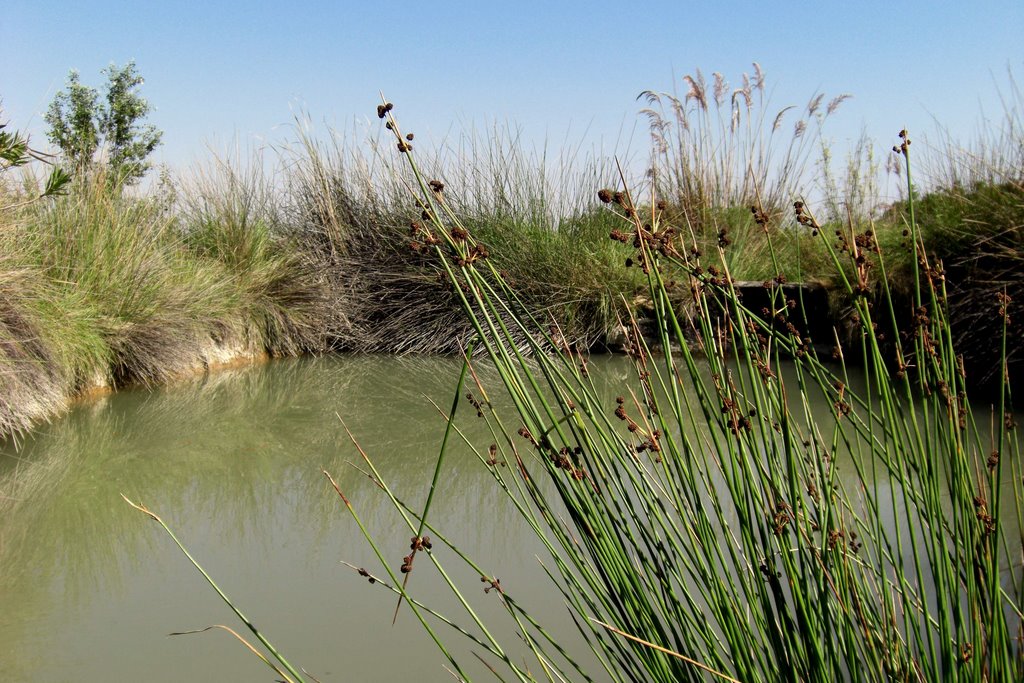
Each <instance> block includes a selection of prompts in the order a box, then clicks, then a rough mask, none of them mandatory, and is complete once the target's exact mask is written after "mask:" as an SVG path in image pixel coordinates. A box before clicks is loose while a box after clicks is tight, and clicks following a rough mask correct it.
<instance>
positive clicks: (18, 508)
mask: <svg viewBox="0 0 1024 683" xmlns="http://www.w3.org/2000/svg"><path fill="white" fill-rule="evenodd" d="M458 370H459V363H458V361H456V360H453V359H444V358H440V359H439V358H417V359H398V358H393V357H324V358H307V359H297V360H288V361H278V362H274V363H270V364H267V365H264V366H259V367H251V368H245V369H240V370H232V371H224V372H221V373H217V374H214V375H212V376H210V377H207V378H201V379H196V380H194V381H188V382H183V383H180V384H177V385H174V386H170V387H164V388H160V389H156V390H145V389H135V390H128V391H123V392H119V393H117V394H114V395H111V396H108V397H104V398H101V399H97V400H94V401H91V402H88V403H84V404H82V405H81V406H79V407H78V408H76V409H75V410H73V411H72V412H71V413H70V414H68V415H66V416H64V417H62V418H60V419H58V420H55V421H54V422H53V423H52V424H50V425H47V426H44V427H42V428H40V429H39V430H38V431H37V432H36V433H35V434H33V435H32V436H31V437H30V438H28V439H27V440H26V441H25V442H24V443H22V444H20V445H19V446H18V447H17V448H15V446H14V445H13V444H6V445H4V446H0V605H2V606H3V609H0V665H2V670H3V678H4V680H7V681H48V682H54V683H61V682H64V681H75V682H76V683H91V682H93V681H104V682H105V681H131V680H137V681H147V682H149V681H152V682H160V681H182V680H200V681H204V680H217V681H227V682H231V681H254V680H265V681H270V680H274V679H275V676H274V674H273V673H272V672H271V671H270V670H269V669H267V668H266V667H265V666H264V665H263V664H262V663H261V662H259V660H257V659H256V658H255V657H253V656H252V655H251V654H250V653H249V652H248V651H246V649H245V648H244V646H242V645H241V644H240V643H238V642H237V641H236V640H234V638H232V637H231V636H230V635H229V634H228V633H226V632H223V631H216V630H215V631H210V632H206V633H203V634H195V635H182V636H174V637H170V636H168V634H169V633H171V632H178V631H187V630H192V629H197V628H203V627H206V626H210V625H213V624H226V625H228V626H231V627H232V628H236V629H238V630H239V631H240V632H242V631H244V629H243V627H242V626H241V624H239V622H238V621H237V619H236V618H235V617H234V615H233V614H232V613H231V612H230V611H229V609H228V608H227V606H226V605H224V604H223V603H222V602H220V600H219V599H218V598H217V596H216V595H215V594H214V593H213V591H212V590H211V589H210V587H209V586H208V585H207V584H206V583H205V582H204V581H203V579H202V578H201V576H200V575H199V574H198V573H197V572H196V571H195V570H194V568H193V567H192V566H191V565H190V564H188V562H187V560H186V559H185V558H184V556H183V555H181V553H180V552H179V551H178V550H177V548H175V547H174V545H173V543H172V542H171V541H170V539H169V538H167V537H166V536H165V535H164V533H163V532H162V530H160V528H159V527H158V526H157V525H156V524H155V523H153V522H152V521H150V520H148V519H147V518H146V517H145V516H144V515H142V514H141V513H139V512H137V511H135V510H132V509H131V508H130V507H129V506H128V505H127V504H126V503H125V502H124V501H123V500H122V499H121V494H122V493H123V494H125V495H127V496H128V497H130V498H131V499H133V500H136V501H140V502H143V503H145V504H146V505H147V506H148V507H150V508H151V509H152V510H154V511H155V512H157V513H158V514H160V515H161V516H163V517H164V519H165V520H166V521H167V522H168V523H169V524H170V525H171V526H172V528H173V529H174V530H175V532H176V533H177V534H178V536H179V538H181V539H182V540H183V542H185V544H186V545H187V546H188V547H189V549H190V550H191V551H192V553H193V555H194V556H195V557H196V558H197V559H198V560H199V561H200V562H201V563H202V564H203V565H204V567H205V568H206V569H207V571H209V573H210V574H211V575H212V576H213V577H214V578H215V579H216V580H217V581H218V582H219V583H220V585H221V587H222V588H223V589H224V590H225V591H226V592H227V593H228V595H230V596H231V597H232V598H233V599H234V600H235V601H236V603H237V604H238V605H239V606H240V607H241V608H242V610H243V612H245V613H246V615H247V616H248V617H250V619H251V620H252V621H253V622H255V623H256V624H257V625H258V626H259V627H260V628H261V629H263V630H264V631H265V632H266V634H267V635H268V636H269V638H270V639H271V641H272V642H274V643H275V645H277V646H278V647H279V649H280V650H281V651H282V652H283V653H284V654H285V655H286V656H287V657H288V658H289V659H290V660H291V661H292V662H293V663H294V664H297V665H301V666H303V667H305V668H306V669H307V670H308V671H309V672H310V673H312V674H313V675H314V676H316V677H317V678H318V679H319V680H321V681H323V682H324V683H327V682H328V681H392V680H409V681H450V680H453V678H452V677H451V675H450V674H449V673H447V672H446V671H445V669H444V668H443V665H444V663H445V662H444V659H443V657H442V656H441V654H440V653H439V651H438V650H437V648H436V646H435V645H434V644H433V643H432V642H431V641H430V639H429V638H428V636H427V635H426V634H425V633H424V631H423V629H422V627H421V626H420V625H419V624H418V623H417V622H416V620H415V618H414V617H413V615H412V613H411V612H410V611H409V610H408V607H403V609H402V612H401V613H400V615H399V617H398V623H397V625H395V626H392V625H391V617H392V613H393V610H394V607H395V599H394V598H393V596H392V595H391V594H390V593H387V592H385V591H384V590H383V589H381V588H380V586H371V585H369V584H368V583H367V581H366V580H365V579H363V578H361V577H359V576H358V575H356V574H355V572H353V571H352V570H351V569H349V568H347V567H346V566H344V565H343V564H341V560H347V561H349V562H352V563H353V564H355V565H356V566H365V567H367V568H369V569H371V570H372V571H375V572H380V568H379V563H378V561H377V560H376V558H375V556H374V555H373V552H372V550H371V549H370V548H369V546H368V545H367V543H366V542H365V540H364V539H363V538H362V536H361V535H360V533H359V531H358V528H357V526H356V525H355V524H354V522H353V520H352V518H351V516H350V515H349V514H348V512H346V510H345V509H344V507H343V505H342V503H341V501H340V499H339V498H338V496H337V495H336V494H335V493H334V492H333V490H332V489H331V488H330V486H329V483H328V482H327V480H326V478H325V477H324V476H323V474H322V473H321V470H322V469H326V470H327V471H329V472H331V473H332V474H333V475H334V476H335V478H336V479H337V480H338V482H339V484H340V486H341V488H342V490H343V491H344V493H345V494H346V496H348V498H349V499H350V500H351V501H352V504H353V505H354V506H355V508H356V509H357V511H358V512H359V514H360V516H361V517H362V519H363V521H364V523H366V524H367V526H369V527H370V529H371V531H372V533H373V534H374V535H375V537H377V538H378V539H381V541H382V550H383V552H384V553H385V554H386V556H387V557H388V559H389V562H390V563H391V564H392V565H393V567H394V568H397V566H398V565H399V564H400V563H401V558H402V556H403V555H405V554H406V553H407V552H408V544H409V537H410V536H411V535H412V534H411V533H410V532H409V531H408V529H406V528H405V527H404V525H403V524H401V522H400V519H399V518H398V517H397V515H396V514H395V512H394V510H393V509H392V507H391V506H390V504H389V503H387V501H386V499H385V497H384V496H383V495H382V494H381V492H380V491H379V490H378V489H377V487H376V486H374V485H373V484H372V483H371V482H370V480H369V479H368V478H367V477H366V476H364V475H363V474H362V473H361V472H360V471H359V469H357V468H356V467H354V466H353V464H354V465H358V466H360V467H361V466H362V463H361V457H360V456H359V453H358V451H357V450H356V448H355V447H354V446H353V445H352V443H351V442H350V441H349V439H348V437H347V435H346V432H345V426H347V427H348V429H350V430H351V431H352V433H353V434H354V435H356V437H357V438H358V440H359V442H360V445H361V446H362V447H363V449H364V450H365V451H366V452H367V453H369V454H370V455H371V456H372V457H373V459H374V462H375V463H376V464H377V465H378V467H379V468H380V469H381V471H382V472H384V473H385V474H386V476H387V477H388V480H389V481H390V483H391V484H392V486H393V487H394V489H395V490H396V491H398V492H400V493H401V494H403V495H405V496H407V502H409V503H410V504H412V505H413V506H414V507H417V508H418V507H421V506H422V503H423V500H424V499H425V496H426V492H427V487H428V485H429V481H430V476H431V473H432V470H433V466H434V461H435V457H436V454H437V448H438V444H439V443H440V439H441V435H442V432H443V428H444V422H443V420H442V418H441V417H440V415H439V413H438V411H437V409H436V408H435V407H433V405H431V402H430V401H431V400H433V401H434V402H436V403H437V404H438V405H440V406H443V407H444V408H445V409H447V407H448V406H449V405H450V402H451V399H452V392H453V390H454V388H455V380H456V378H457V375H458ZM592 370H593V371H594V372H595V373H596V375H597V376H598V377H600V381H601V382H602V383H603V384H604V385H605V386H606V387H607V392H608V405H609V410H611V408H612V407H613V406H614V402H613V398H612V397H613V396H614V395H615V394H616V393H619V391H618V387H620V386H621V382H622V381H623V380H624V379H625V378H626V377H627V376H628V375H629V369H628V366H627V363H626V361H625V359H623V358H607V359H595V360H594V362H593V363H592ZM466 408H468V406H466V405H465V403H463V409H466ZM817 409H820V410H822V411H825V410H827V406H825V405H822V406H819V407H818V408H816V410H817ZM463 416H464V417H465V418H466V419H465V420H462V421H461V424H462V425H463V426H464V428H465V429H466V430H467V432H468V434H469V435H470V437H471V438H473V439H474V440H475V441H476V442H478V443H481V444H485V445H486V444H487V443H489V442H490V437H488V435H487V434H486V433H485V432H484V431H483V429H484V425H483V423H482V421H479V420H476V419H475V418H473V417H472V415H471V413H470V412H469V411H468V410H466V412H464V414H463ZM342 421H344V426H343V424H342ZM841 466H842V465H841ZM843 467H844V469H848V465H846V466H843ZM851 474H852V472H851ZM893 495H898V494H896V493H894V494H893ZM431 518H432V520H433V521H434V522H436V523H438V525H439V526H440V527H441V528H443V529H445V530H446V532H447V533H448V534H449V535H450V536H451V537H452V538H455V539H458V540H459V544H460V546H461V547H463V548H464V549H465V550H466V551H467V552H468V553H469V554H470V555H471V556H474V557H475V558H477V559H479V560H481V562H482V564H483V567H484V568H485V569H486V571H487V572H488V573H489V574H490V575H492V576H497V577H499V578H500V579H501V582H502V585H503V586H504V587H505V588H506V589H507V590H508V591H510V593H512V594H513V595H515V597H516V598H517V599H518V600H519V601H520V602H521V603H525V606H526V608H527V609H528V610H529V611H530V612H531V613H532V614H533V615H534V616H536V617H538V618H539V619H540V620H541V621H542V622H543V623H544V624H545V625H547V626H548V627H549V630H551V631H552V632H553V633H554V634H556V636H557V637H558V638H559V640H561V641H564V642H565V643H566V644H568V646H569V648H570V650H571V651H572V652H574V653H575V655H576V656H579V657H582V658H586V654H585V649H584V646H583V644H582V643H581V642H579V641H578V638H577V636H576V630H575V627H574V626H573V624H572V621H571V620H570V619H569V617H568V615H567V611H566V609H565V607H564V606H563V601H562V598H561V596H560V595H559V594H558V593H557V591H556V590H555V589H554V587H553V586H552V585H551V584H550V583H549V582H548V580H547V578H546V577H545V576H544V574H543V572H542V571H541V570H540V568H539V566H538V561H537V559H536V556H537V555H541V556H543V549H542V548H541V547H540V545H539V543H538V541H537V540H536V539H535V538H534V537H533V536H532V534H531V533H529V532H528V531H527V529H526V527H525V525H524V524H522V523H521V522H520V519H519V517H518V514H517V513H516V512H515V510H514V509H513V508H512V506H511V505H510V504H509V502H508V501H507V499H506V498H505V496H504V495H503V494H502V493H501V492H500V491H499V490H497V489H496V487H495V485H494V482H493V480H492V479H491V477H490V476H489V475H488V473H487V472H486V470H485V469H484V468H483V467H482V466H481V465H480V463H479V462H478V461H477V460H476V458H475V456H473V455H472V453H471V452H469V450H468V449H467V448H465V447H464V446H462V447H457V448H454V449H453V450H452V451H451V453H450V456H449V459H448V462H447V466H446V468H445V473H444V476H443V478H442V481H441V483H440V489H439V492H438V496H437V498H436V501H435V508H434V510H433V511H432V513H431ZM435 549H436V548H435ZM438 552H439V556H441V557H442V560H443V561H445V563H446V565H447V566H448V567H449V568H453V570H454V571H453V573H454V575H455V577H456V579H457V580H458V581H459V583H460V585H461V586H465V587H467V588H466V591H467V592H466V595H467V597H468V598H469V599H470V600H471V601H472V603H473V606H474V609H477V610H479V612H480V614H481V616H482V617H483V618H484V620H485V621H487V622H488V624H491V623H499V624H505V626H503V627H500V628H498V629H497V631H498V633H499V635H501V636H503V642H511V643H515V642H516V641H515V638H514V637H512V634H513V632H512V629H511V628H510V627H508V626H507V619H506V618H505V617H504V612H503V610H502V608H501V606H500V603H499V601H498V599H497V598H496V596H495V595H494V594H493V593H492V594H490V595H485V594H484V592H483V584H481V583H480V582H479V576H478V575H476V574H474V573H472V572H470V571H468V570H464V569H456V567H457V564H456V562H455V561H454V560H453V559H452V558H451V557H450V555H444V554H443V551H438ZM410 588H411V590H413V592H414V593H418V595H419V596H420V597H422V598H423V599H424V600H426V601H427V602H429V603H431V604H433V605H438V606H439V607H440V608H441V609H442V610H443V611H445V612H446V613H449V614H452V615H453V616H457V617H458V620H459V621H460V622H461V623H465V624H468V620H467V619H466V618H465V616H464V613H460V612H459V611H458V608H457V606H456V605H455V604H454V602H453V600H452V599H451V598H450V596H449V595H448V594H447V592H446V589H445V588H444V587H443V586H442V585H441V584H440V582H439V580H438V577H437V574H436V572H435V571H434V570H433V568H432V567H431V566H430V565H429V562H428V561H427V559H426V558H425V557H422V556H421V558H420V559H418V560H417V563H416V570H415V571H414V572H413V574H412V578H411V580H410ZM438 629H439V631H438V632H439V634H440V635H441V636H442V637H444V638H445V639H446V640H447V641H448V642H449V643H451V644H453V645H455V648H454V649H455V650H456V651H457V652H459V653H461V654H463V655H467V653H468V652H469V651H471V650H472V648H470V647H469V646H468V645H467V644H466V641H465V640H464V639H463V638H462V637H461V636H458V635H457V634H454V633H452V632H451V631H449V630H446V629H445V627H444V626H438ZM245 635H248V634H245ZM475 650H476V651H479V650H480V649H479V648H475ZM513 656H514V657H516V658H518V661H520V662H526V658H525V655H524V653H523V652H522V651H521V650H519V651H517V650H513ZM460 661H464V662H465V663H466V667H467V671H468V672H469V673H470V674H472V675H474V676H479V677H480V678H481V679H483V680H487V679H488V678H489V674H487V673H486V670H485V669H484V668H483V666H482V665H480V664H478V663H477V662H476V660H475V658H473V657H472V656H468V655H467V656H463V657H460ZM533 667H534V668H535V667H536V665H535V663H533Z"/></svg>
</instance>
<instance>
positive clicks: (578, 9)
mask: <svg viewBox="0 0 1024 683" xmlns="http://www.w3.org/2000/svg"><path fill="white" fill-rule="evenodd" d="M1022 36H1024V0H1005V1H1003V0H1001V1H998V2H986V1H985V0H976V1H974V2H967V1H965V2H948V1H943V0H928V1H923V2H895V1H890V2H874V1H872V0H859V1H850V2H844V3H828V2H813V3H811V2H793V1H788V0H775V1H765V0H762V1H760V2H749V3H738V2H737V3H731V2H725V1H720V2H700V3H698V2H642V1H637V2H632V3H630V2H618V3H608V2H600V1H596V0H595V1H592V2H561V1H559V0H546V1H545V2H533V1H526V0H520V1H515V0H506V1H505V2H501V3H487V2H483V1H478V2H466V1H464V0H434V1H432V2H426V1H420V2H416V3H407V2H401V1H398V0H380V1H378V2H358V3H355V2H294V3H285V2H276V3H269V2H267V3H264V2H256V1H250V2H218V1H217V0H207V1H206V2H191V1H185V0H170V1H169V2H159V3H157V2H149V1H145V0H135V1H134V2H115V1H112V0H90V1H88V2H86V1H77V2H68V1H66V0H52V1H49V2H46V1H41V0H7V1H6V2H5V3H3V5H2V6H0V98H2V99H3V105H4V110H5V113H4V117H5V119H7V120H8V121H10V122H11V123H12V124H13V125H14V127H16V128H20V129H24V130H28V131H30V132H32V134H33V135H34V143H35V145H36V146H40V147H42V146H45V124H44V123H43V121H42V114H43V112H45V110H46V107H47V104H48V103H49V101H50V100H51V99H52V98H53V96H54V94H55V93H56V92H57V91H58V90H60V89H61V88H62V87H63V85H64V80H65V77H66V75H67V72H68V70H69V69H72V68H74V69H78V70H79V71H80V72H81V75H82V80H83V82H85V83H87V84H90V85H94V86H99V85H101V80H102V77H101V75H100V70H101V69H102V68H103V67H105V66H107V65H108V64H110V63H111V62H114V63H117V64H119V65H120V64H123V63H125V62H126V61H128V60H129V59H134V60H135V61H136V63H137V66H138V69H139V71H140V72H141V73H142V75H143V76H144V77H145V78H146V84H145V86H144V87H143V90H142V92H143V94H144V96H145V97H147V98H148V99H149V100H150V102H151V103H152V104H153V105H154V106H155V108H156V110H155V111H154V112H153V113H152V114H151V116H150V119H149V120H150V122H152V123H153V124H155V125H156V126H157V127H159V128H160V129H162V130H163V131H164V145H163V146H162V148H160V150H159V151H158V152H157V154H156V157H157V160H158V161H163V162H166V163H169V164H171V165H172V166H178V167H180V166H183V165H186V164H188V163H189V162H190V161H192V160H197V159H202V158H203V157H204V156H206V155H207V151H206V145H207V144H212V145H213V146H214V147H215V148H216V147H218V146H223V145H225V144H227V143H228V142H230V141H232V140H238V141H241V142H242V143H244V144H248V143H251V142H257V141H264V140H267V141H278V140H281V139H284V138H286V137H288V135H289V131H288V128H287V126H288V124H289V123H290V122H291V121H292V117H293V114H294V112H295V111H298V110H305V111H307V112H308V113H309V115H310V116H311V117H312V119H313V120H314V121H316V122H321V123H322V124H323V125H331V126H335V127H338V128H342V129H350V128H352V126H353V125H356V126H357V127H358V126H360V125H368V126H373V125H376V121H375V120H371V119H373V118H374V117H373V110H374V108H375V106H376V104H377V103H378V101H379V100H378V91H379V90H383V91H384V93H385V94H386V95H387V96H388V98H389V99H392V100H394V101H395V102H396V104H397V105H398V107H399V109H397V110H396V113H399V114H400V118H401V120H402V122H403V125H404V127H405V128H406V129H411V130H415V131H416V132H417V134H418V135H423V134H426V135H427V136H428V138H427V139H428V140H429V139H431V138H433V139H435V140H436V139H440V138H441V137H443V136H445V135H458V134H459V133H460V132H462V131H465V130H467V129H468V128H470V127H472V126H473V125H476V126H477V127H478V128H480V127H481V126H486V124H487V123H488V122H499V123H510V124H513V125H515V126H518V127H520V128H521V130H522V133H523V135H524V136H525V138H526V139H528V140H530V141H535V142H538V143H541V142H544V141H547V142H548V143H549V145H555V146H559V145H561V144H563V142H564V141H566V140H568V141H570V142H571V143H573V145H577V144H580V143H583V145H584V146H585V147H586V148H595V149H596V148H601V149H603V150H604V151H611V150H612V149H614V148H616V146H617V145H618V149H617V151H620V152H621V147H622V143H621V142H618V143H617V139H618V138H619V136H620V133H621V132H622V131H625V133H624V134H625V135H626V136H628V135H629V133H630V131H632V130H633V128H634V126H638V127H637V129H636V130H637V132H636V133H635V135H634V141H633V147H634V148H635V147H637V146H640V147H645V146H646V144H647V142H646V141H647V135H646V130H645V128H644V127H643V123H642V121H640V120H639V119H638V117H637V111H638V110H639V109H640V108H641V106H642V104H641V103H639V102H637V101H636V96H637V94H638V93H639V92H640V91H641V90H644V89H654V90H671V89H673V87H675V88H678V89H679V90H681V91H683V92H685V87H684V86H682V85H681V84H680V82H679V79H680V77H681V76H683V75H685V74H687V73H691V72H692V71H693V70H694V69H695V68H698V67H699V68H701V69H702V70H703V71H704V73H705V75H706V76H708V77H709V78H710V74H711V72H713V71H719V72H721V73H722V74H723V75H725V76H726V78H728V79H729V80H730V81H732V82H733V83H734V84H735V83H737V82H738V81H739V80H740V77H741V75H742V73H743V72H744V71H750V70H751V66H750V65H751V62H753V61H757V62H759V63H760V64H761V66H762V67H763V69H764V71H765V73H766V75H767V83H768V86H769V88H770V89H771V90H773V93H772V103H773V105H778V106H779V107H781V106H782V105H785V104H798V105H803V104H805V103H806V102H807V100H808V99H809V98H810V96H811V95H812V94H813V93H814V92H816V91H822V92H824V93H826V96H827V97H831V96H833V95H837V94H840V93H850V94H852V95H853V99H852V100H850V101H849V102H847V103H845V104H844V106H843V108H842V109H841V110H840V112H839V114H838V115H837V116H836V117H834V118H833V119H832V120H831V121H830V123H829V125H828V126H827V128H826V134H827V135H829V136H830V137H832V138H834V139H835V140H836V142H837V143H838V144H839V145H842V144H843V141H844V140H847V139H851V138H856V137H857V136H858V135H859V134H860V132H861V130H865V131H866V132H867V133H868V134H869V135H870V136H872V137H873V138H875V139H876V140H879V141H880V142H882V143H885V144H888V142H889V141H890V140H891V139H892V138H893V136H894V134H895V133H896V132H897V131H898V130H899V129H900V128H901V127H904V126H906V127H908V128H910V130H911V131H912V133H913V132H915V131H916V132H918V133H919V134H922V133H924V132H927V131H928V130H931V129H933V128H934V125H933V121H934V120H937V121H939V122H940V123H941V124H943V125H944V126H946V127H947V128H949V129H951V130H952V131H953V132H954V134H955V135H958V136H960V137H962V138H968V137H970V135H971V134H972V132H973V131H975V130H976V129H977V126H978V125H979V122H980V120H981V112H982V110H984V112H985V113H986V114H989V115H995V114H998V113H999V112H1000V111H1001V109H1000V105H999V100H998V86H1002V87H1005V85H1006V83H1007V82H1008V79H1007V76H1006V73H1007V68H1008V67H1009V68H1012V69H1013V70H1014V72H1015V73H1016V74H1017V76H1018V77H1020V76H1021V74H1024V70H1022V68H1021V67H1022V66H1024V40H1022ZM354 122H361V123H355V124H354Z"/></svg>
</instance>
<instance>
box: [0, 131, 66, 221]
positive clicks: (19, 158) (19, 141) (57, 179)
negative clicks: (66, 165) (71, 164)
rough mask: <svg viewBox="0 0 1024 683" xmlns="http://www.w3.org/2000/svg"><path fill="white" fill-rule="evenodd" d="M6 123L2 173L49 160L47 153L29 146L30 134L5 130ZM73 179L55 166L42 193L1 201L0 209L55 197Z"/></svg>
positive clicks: (0, 147)
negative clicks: (11, 200) (33, 162)
mask: <svg viewBox="0 0 1024 683" xmlns="http://www.w3.org/2000/svg"><path fill="white" fill-rule="evenodd" d="M6 127H7V124H6V123H0V174H5V173H7V172H8V171H9V170H11V169H14V168H20V167H23V166H26V165H27V164H29V163H30V162H32V161H33V160H39V161H43V162H47V158H46V156H45V155H43V154H41V153H40V152H37V151H35V150H34V149H32V148H31V147H29V140H28V136H26V135H23V134H22V133H20V132H18V131H16V130H14V131H12V130H4V129H5V128H6ZM70 180H71V176H70V175H68V173H67V172H66V171H64V169H62V168H59V167H55V168H54V169H53V170H52V171H51V172H50V175H49V176H48V177H47V179H46V185H45V186H44V187H43V190H42V192H41V193H38V194H35V195H30V196H28V197H25V198H20V199H19V200H15V201H13V202H11V203H10V204H9V205H8V204H7V203H6V201H5V202H2V203H0V210H3V209H7V208H13V207H14V206H17V205H19V204H24V203H29V202H33V201H35V200H36V199H41V198H43V197H53V196H56V195H59V194H61V193H63V191H64V189H65V186H66V185H67V183H68V182H69V181H70Z"/></svg>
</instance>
